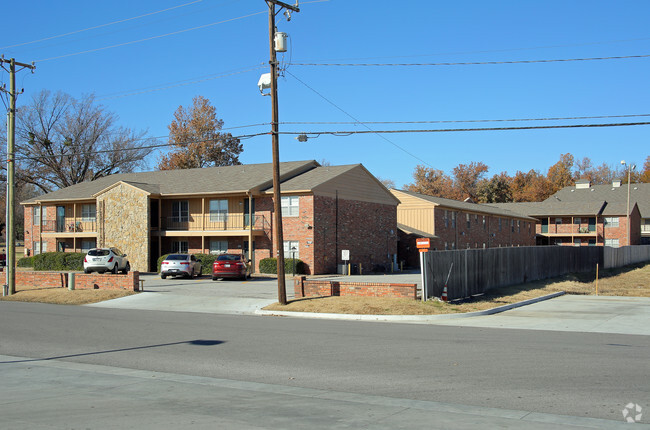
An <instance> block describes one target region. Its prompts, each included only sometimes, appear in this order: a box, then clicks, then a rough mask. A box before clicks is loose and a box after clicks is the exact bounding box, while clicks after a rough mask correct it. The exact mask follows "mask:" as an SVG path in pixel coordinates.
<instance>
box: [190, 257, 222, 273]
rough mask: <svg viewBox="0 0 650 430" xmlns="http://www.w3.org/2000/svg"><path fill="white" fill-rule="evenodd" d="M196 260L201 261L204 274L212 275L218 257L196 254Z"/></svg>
mask: <svg viewBox="0 0 650 430" xmlns="http://www.w3.org/2000/svg"><path fill="white" fill-rule="evenodd" d="M195 255H196V258H197V259H198V260H200V261H201V267H202V269H203V273H204V274H211V273H212V266H213V265H214V261H215V260H216V259H217V257H218V255H215V254H195Z"/></svg>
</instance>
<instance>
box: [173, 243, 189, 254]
mask: <svg viewBox="0 0 650 430" xmlns="http://www.w3.org/2000/svg"><path fill="white" fill-rule="evenodd" d="M188 249H189V246H188V242H187V241H186V240H175V241H173V242H172V252H173V253H174V254H187V251H188Z"/></svg>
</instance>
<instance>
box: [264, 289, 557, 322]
mask: <svg viewBox="0 0 650 430" xmlns="http://www.w3.org/2000/svg"><path fill="white" fill-rule="evenodd" d="M564 294H565V292H564V291H560V292H557V293H552V294H547V295H545V296H541V297H536V298H534V299H529V300H524V301H522V302H517V303H512V304H509V305H503V306H499V307H496V308H492V309H486V310H484V311H476V312H466V313H461V314H443V315H359V314H331V313H315V312H291V311H265V310H263V309H257V310H256V311H255V315H263V316H275V317H295V318H312V319H331V320H351V321H388V322H413V323H425V322H434V321H438V320H448V319H456V318H472V317H478V316H482V315H492V314H497V313H500V312H504V311H507V310H510V309H514V308H518V307H522V306H527V305H532V304H533V303H537V302H541V301H544V300H550V299H554V298H556V297H559V296H562V295H564Z"/></svg>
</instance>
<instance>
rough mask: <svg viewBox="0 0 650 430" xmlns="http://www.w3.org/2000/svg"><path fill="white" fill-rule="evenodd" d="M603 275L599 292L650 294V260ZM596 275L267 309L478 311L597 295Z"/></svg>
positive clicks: (383, 312) (402, 312) (299, 302)
mask: <svg viewBox="0 0 650 430" xmlns="http://www.w3.org/2000/svg"><path fill="white" fill-rule="evenodd" d="M599 277H600V279H599V280H598V294H599V295H602V296H635V297H650V264H646V265H645V266H630V267H626V268H621V269H615V270H607V271H602V272H601V273H600V275H599ZM595 279H596V273H595V272H594V273H581V274H573V275H566V276H563V277H561V278H555V279H546V280H543V281H537V282H530V283H527V284H522V285H514V286H510V287H503V288H495V289H493V290H490V291H489V292H488V293H486V294H484V295H481V296H477V297H473V298H470V299H465V300H459V301H454V302H449V303H443V302H439V301H436V300H430V301H427V302H422V301H418V300H410V299H388V298H374V297H314V298H304V299H297V300H292V301H290V302H289V303H288V304H287V305H285V306H283V305H280V304H279V303H275V304H272V305H270V306H267V307H265V308H264V309H265V310H276V311H294V312H323V313H341V314H360V315H436V314H450V313H461V312H474V311H481V310H486V309H492V308H495V307H498V306H503V305H507V304H511V303H517V302H520V301H523V300H528V299H532V298H536V297H541V296H545V295H547V294H551V293H555V292H558V291H565V292H566V293H567V294H583V295H595V294H596V282H595Z"/></svg>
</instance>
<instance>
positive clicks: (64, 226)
mask: <svg viewBox="0 0 650 430" xmlns="http://www.w3.org/2000/svg"><path fill="white" fill-rule="evenodd" d="M42 229H43V233H96V232H97V223H96V222H95V221H76V222H73V221H64V220H44V221H43V224H42Z"/></svg>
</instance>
